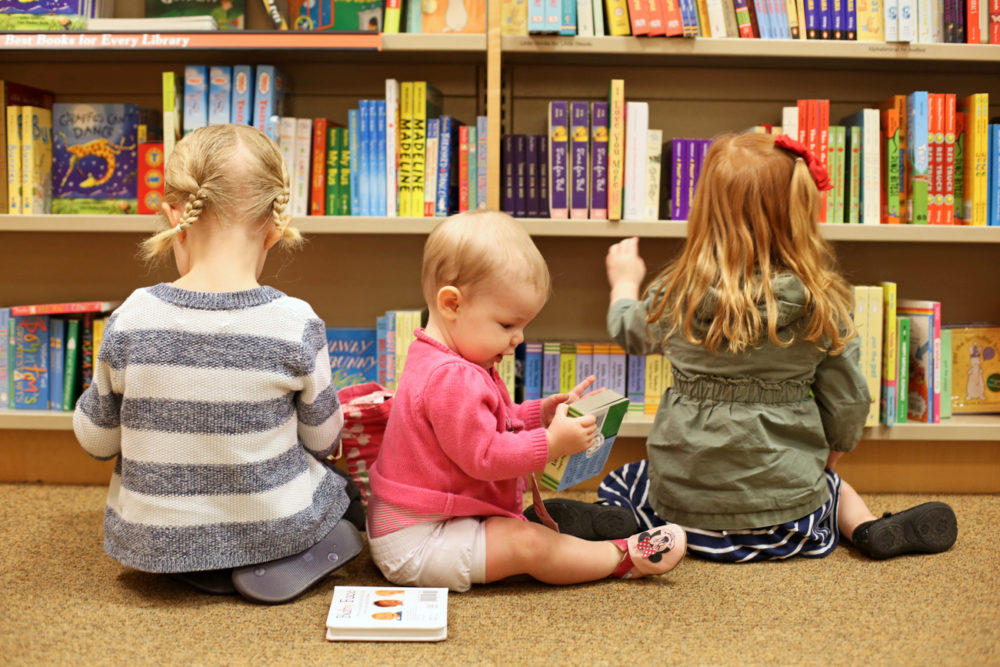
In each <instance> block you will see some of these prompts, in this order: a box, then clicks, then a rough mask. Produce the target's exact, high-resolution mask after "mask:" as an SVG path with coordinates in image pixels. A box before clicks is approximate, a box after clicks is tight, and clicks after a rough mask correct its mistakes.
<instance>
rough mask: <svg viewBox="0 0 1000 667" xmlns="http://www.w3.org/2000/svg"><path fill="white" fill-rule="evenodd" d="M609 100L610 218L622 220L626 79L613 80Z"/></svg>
mask: <svg viewBox="0 0 1000 667" xmlns="http://www.w3.org/2000/svg"><path fill="white" fill-rule="evenodd" d="M609 100H610V101H609V105H608V123H609V129H608V220H621V219H622V187H623V185H624V182H625V79H612V80H611V93H610V96H609Z"/></svg>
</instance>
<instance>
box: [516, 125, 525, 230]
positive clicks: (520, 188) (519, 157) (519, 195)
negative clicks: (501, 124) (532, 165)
mask: <svg viewBox="0 0 1000 667" xmlns="http://www.w3.org/2000/svg"><path fill="white" fill-rule="evenodd" d="M526 144H527V142H526V141H525V135H523V134H515V135H514V217H515V218H523V217H525V216H527V214H528V189H527V187H526V185H527V173H528V169H527V166H526V164H525V162H526V158H527V152H528V151H527V148H526Z"/></svg>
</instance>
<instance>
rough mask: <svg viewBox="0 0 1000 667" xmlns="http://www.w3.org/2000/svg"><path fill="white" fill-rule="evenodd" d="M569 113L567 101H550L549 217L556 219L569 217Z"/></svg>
mask: <svg viewBox="0 0 1000 667" xmlns="http://www.w3.org/2000/svg"><path fill="white" fill-rule="evenodd" d="M567 115H568V106H567V103H566V102H549V179H550V180H549V217H551V218H555V219H565V218H568V217H569V210H568V205H569V201H568V191H567V183H568V174H567V166H568V162H569V154H568V150H569V149H568V146H567V138H568V137H567V134H568V132H569V126H568V118H567Z"/></svg>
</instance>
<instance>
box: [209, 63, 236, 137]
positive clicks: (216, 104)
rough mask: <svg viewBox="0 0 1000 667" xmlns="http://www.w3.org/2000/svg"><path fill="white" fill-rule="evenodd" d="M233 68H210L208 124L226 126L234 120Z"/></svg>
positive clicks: (219, 66) (213, 66) (218, 66)
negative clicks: (231, 119) (232, 107)
mask: <svg viewBox="0 0 1000 667" xmlns="http://www.w3.org/2000/svg"><path fill="white" fill-rule="evenodd" d="M232 98H233V68H232V67H230V66H228V65H212V66H211V67H209V68H208V124H209V125H226V124H227V123H229V122H230V118H232V109H231V106H232Z"/></svg>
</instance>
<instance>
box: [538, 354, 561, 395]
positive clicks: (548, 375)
mask: <svg viewBox="0 0 1000 667" xmlns="http://www.w3.org/2000/svg"><path fill="white" fill-rule="evenodd" d="M559 353H560V348H559V343H543V344H542V398H544V397H546V396H551V395H552V394H558V393H559V379H560V378H559V367H560V364H559V361H560V359H559Z"/></svg>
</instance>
